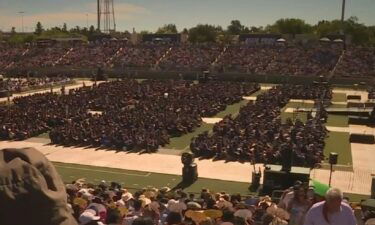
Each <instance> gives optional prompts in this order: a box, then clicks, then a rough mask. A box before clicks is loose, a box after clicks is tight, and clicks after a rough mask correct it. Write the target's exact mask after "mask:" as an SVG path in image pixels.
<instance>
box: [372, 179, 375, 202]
mask: <svg viewBox="0 0 375 225" xmlns="http://www.w3.org/2000/svg"><path fill="white" fill-rule="evenodd" d="M371 198H372V199H375V177H372V182H371Z"/></svg>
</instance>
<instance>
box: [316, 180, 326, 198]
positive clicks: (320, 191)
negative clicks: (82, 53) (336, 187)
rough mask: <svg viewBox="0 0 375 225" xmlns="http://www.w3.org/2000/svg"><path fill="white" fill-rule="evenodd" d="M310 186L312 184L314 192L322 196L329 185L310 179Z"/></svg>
mask: <svg viewBox="0 0 375 225" xmlns="http://www.w3.org/2000/svg"><path fill="white" fill-rule="evenodd" d="M312 186H314V192H315V194H317V195H319V196H322V197H324V196H325V195H326V193H327V191H328V190H329V186H328V185H327V184H323V183H320V182H319V181H317V180H312Z"/></svg>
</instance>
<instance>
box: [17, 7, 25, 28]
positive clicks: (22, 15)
mask: <svg viewBox="0 0 375 225" xmlns="http://www.w3.org/2000/svg"><path fill="white" fill-rule="evenodd" d="M18 13H19V14H21V21H22V33H24V29H23V14H24V13H25V12H22V11H21V12H18Z"/></svg>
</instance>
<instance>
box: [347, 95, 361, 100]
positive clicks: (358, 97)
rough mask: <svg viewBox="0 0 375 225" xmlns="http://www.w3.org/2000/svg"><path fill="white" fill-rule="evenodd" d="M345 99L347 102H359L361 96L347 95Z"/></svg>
mask: <svg viewBox="0 0 375 225" xmlns="http://www.w3.org/2000/svg"><path fill="white" fill-rule="evenodd" d="M346 98H347V99H348V100H361V96H360V95H348V96H347V97H346Z"/></svg>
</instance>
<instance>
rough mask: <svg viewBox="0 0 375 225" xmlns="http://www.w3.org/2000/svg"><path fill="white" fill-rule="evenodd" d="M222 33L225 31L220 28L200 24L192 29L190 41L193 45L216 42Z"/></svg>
mask: <svg viewBox="0 0 375 225" xmlns="http://www.w3.org/2000/svg"><path fill="white" fill-rule="evenodd" d="M221 33H223V29H222V27H220V26H214V25H209V24H198V25H197V26H195V27H193V28H190V30H189V41H190V42H193V43H202V42H215V41H216V38H217V36H218V35H219V34H221Z"/></svg>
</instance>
